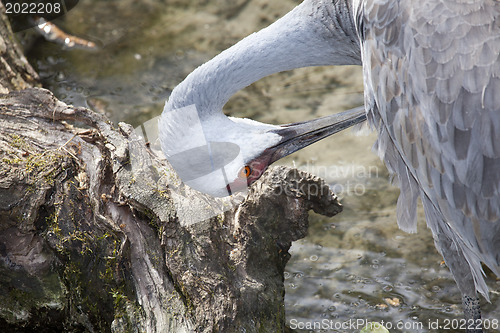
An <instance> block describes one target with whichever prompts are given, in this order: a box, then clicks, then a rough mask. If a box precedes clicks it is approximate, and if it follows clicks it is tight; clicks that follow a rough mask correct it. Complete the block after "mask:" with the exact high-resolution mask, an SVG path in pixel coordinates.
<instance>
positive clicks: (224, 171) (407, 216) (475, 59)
mask: <svg viewBox="0 0 500 333" xmlns="http://www.w3.org/2000/svg"><path fill="white" fill-rule="evenodd" d="M319 65H361V66H362V68H363V76H364V77H363V79H364V100H365V102H364V106H363V107H362V108H361V109H360V108H355V109H353V110H349V111H346V112H344V113H341V114H338V115H332V116H329V117H325V118H320V119H315V120H311V121H306V122H302V123H297V124H288V125H281V126H276V125H268V124H262V123H259V122H256V121H253V120H249V119H238V118H231V117H227V116H225V115H224V114H223V112H222V108H223V106H224V104H225V103H226V102H227V101H228V100H229V98H230V97H231V96H232V95H233V94H234V93H235V92H237V91H238V90H240V89H242V88H244V87H246V86H248V85H249V84H251V83H253V82H255V81H257V80H259V79H261V78H262V77H265V76H267V75H270V74H272V73H276V72H281V71H286V70H290V69H294V68H299V67H307V66H319ZM365 116H366V118H367V119H368V123H369V125H370V126H371V128H373V129H374V130H376V131H377V132H378V138H377V141H376V143H375V145H374V150H375V151H376V152H377V153H378V155H379V156H380V157H381V159H382V160H383V161H384V162H385V164H386V166H387V168H388V170H389V171H390V173H391V174H393V175H394V180H395V181H396V182H397V184H398V185H399V187H400V189H401V192H400V196H399V199H398V202H397V222H398V226H399V227H400V228H401V229H402V230H404V231H407V232H416V225H417V218H416V216H417V213H416V212H417V201H418V199H420V200H421V202H422V204H423V208H424V211H425V218H426V221H427V226H428V227H429V228H430V229H431V231H432V234H433V238H434V243H435V245H436V248H437V250H438V251H439V252H440V253H441V254H442V256H443V258H444V260H445V262H446V264H447V266H448V267H449V269H450V270H451V272H452V274H453V276H454V278H455V281H456V283H457V286H458V288H459V290H460V292H461V294H462V302H463V306H464V315H465V319H466V320H467V332H482V328H481V312H480V302H479V297H478V293H479V294H482V295H483V296H484V297H485V298H486V300H489V291H488V287H487V285H486V283H485V279H484V275H485V274H484V272H483V269H482V263H484V264H485V265H486V266H487V267H489V269H491V271H492V272H494V273H495V274H496V275H497V276H500V267H499V264H500V1H497V0H474V1H473V0H418V1H417V0H405V1H403V0H305V1H303V2H302V3H301V4H300V5H298V6H297V7H296V8H294V9H293V10H292V11H291V12H289V13H288V14H286V15H285V16H284V17H282V18H281V19H279V20H277V21H276V22H275V23H273V24H271V25H270V26H268V27H267V28H264V29H262V30H260V31H259V32H256V33H253V34H251V35H250V36H248V37H246V38H244V39H243V40H241V41H240V42H238V43H237V44H235V45H234V46H232V47H230V48H229V49H227V50H225V51H223V52H222V53H220V54H219V55H217V56H216V57H214V58H213V59H212V60H210V61H208V62H207V63H205V64H203V65H202V66H200V67H198V68H197V69H196V70H194V71H193V72H192V73H191V74H190V75H188V76H187V77H186V79H185V80H184V81H183V82H182V83H180V84H179V85H178V86H177V87H176V88H175V89H174V90H173V91H172V94H171V96H170V98H169V100H168V101H167V103H166V105H165V108H164V111H163V113H162V117H161V120H160V123H159V126H160V141H161V145H162V150H163V151H164V153H165V155H166V156H167V158H168V159H169V160H170V161H171V162H172V165H173V166H174V168H175V169H176V171H177V172H179V174H180V176H181V178H182V179H183V180H185V181H186V183H187V184H188V185H190V186H192V187H194V188H196V189H199V190H200V191H202V192H205V193H209V194H212V195H217V196H224V195H231V194H232V193H234V192H235V191H238V190H242V189H244V188H245V186H247V185H249V184H251V183H252V182H254V181H255V180H256V179H258V177H259V176H260V175H261V174H262V172H263V171H264V170H265V169H266V168H267V166H268V165H269V164H270V163H272V162H274V161H276V160H277V159H279V158H281V157H284V156H286V155H288V154H290V153H293V152H294V151H296V150H298V149H301V148H303V147H305V146H307V145H308V144H310V143H312V142H315V141H317V140H320V139H322V138H324V137H326V136H328V135H330V134H333V133H335V132H337V131H339V130H342V129H344V128H347V127H349V126H352V125H353V124H356V123H359V122H361V121H363V120H364V118H365Z"/></svg>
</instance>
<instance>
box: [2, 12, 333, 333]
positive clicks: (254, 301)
mask: <svg viewBox="0 0 500 333" xmlns="http://www.w3.org/2000/svg"><path fill="white" fill-rule="evenodd" d="M2 11H3V6H2V5H1V3H0V12H2ZM1 15H3V14H1ZM0 21H1V22H0V56H1V59H0V60H2V61H1V62H0V76H1V77H2V79H1V80H0V90H1V91H0V92H2V94H1V95H0V331H2V332H12V331H16V332H23V331H25V332H31V331H35V330H36V331H37V332H58V331H59V332H63V331H64V332H236V331H238V332H240V331H247V332H257V331H258V332H279V331H283V330H284V328H285V311H284V304H283V303H284V286H283V280H284V278H283V272H284V267H285V264H286V262H287V260H288V258H289V254H288V252H287V250H288V249H289V247H290V245H291V242H292V241H294V240H296V239H299V238H301V237H304V236H305V234H306V232H307V223H308V222H307V221H308V213H307V212H308V211H309V210H310V209H313V210H315V211H316V212H318V213H321V214H325V215H328V216H332V215H335V214H337V213H338V212H340V210H341V206H340V205H339V203H338V202H337V199H336V197H335V196H334V195H333V194H332V193H331V191H330V190H329V188H328V186H327V185H325V184H324V183H323V181H322V180H320V179H318V178H317V177H314V176H311V175H309V174H305V173H302V172H299V171H297V170H293V169H290V168H285V167H275V168H272V169H271V170H269V171H268V172H266V173H265V174H264V176H263V177H262V179H261V180H259V181H258V182H257V183H255V184H254V185H253V186H252V187H251V188H250V190H249V192H248V194H246V196H243V195H240V196H235V197H231V198H228V199H214V198H211V197H208V196H205V195H203V194H200V193H198V192H196V191H194V190H191V189H190V188H188V187H186V186H184V185H183V184H182V183H181V182H180V181H179V179H178V178H177V176H176V174H175V173H174V172H173V171H172V169H171V168H170V167H169V165H168V163H167V162H166V161H165V160H164V159H162V157H161V154H158V153H157V152H156V151H154V150H153V149H151V148H150V146H149V145H148V144H147V143H146V142H145V141H144V139H143V138H141V137H140V136H138V135H137V134H136V132H135V131H134V130H133V128H131V126H129V125H127V124H123V123H121V124H119V125H118V128H115V127H113V125H112V124H111V123H110V122H109V121H108V120H107V119H106V118H105V117H104V116H103V115H101V114H98V113H96V112H93V111H91V110H88V109H84V108H74V107H72V106H68V105H66V104H64V103H63V102H61V101H59V100H57V98H55V97H54V96H53V95H52V93H50V92H49V91H47V90H44V89H40V88H28V89H24V88H27V87H32V86H33V85H34V84H36V80H37V75H36V73H35V72H34V71H33V70H32V69H31V67H30V66H29V64H28V63H27V62H26V60H25V59H24V58H23V57H22V54H21V53H20V51H19V48H18V46H17V45H16V44H15V42H14V38H13V37H12V35H11V31H10V28H9V27H8V24H7V21H6V20H5V16H1V17H0ZM6 45H8V46H6ZM18 89H24V90H18Z"/></svg>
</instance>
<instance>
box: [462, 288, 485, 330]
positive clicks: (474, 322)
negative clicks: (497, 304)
mask: <svg viewBox="0 0 500 333" xmlns="http://www.w3.org/2000/svg"><path fill="white" fill-rule="evenodd" d="M462 304H463V306H464V316H465V322H466V324H467V327H466V328H467V330H466V332H467V333H482V332H483V330H482V327H483V325H482V323H481V305H480V304H479V297H477V296H475V297H471V296H467V295H463V296H462Z"/></svg>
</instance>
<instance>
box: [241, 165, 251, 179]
mask: <svg viewBox="0 0 500 333" xmlns="http://www.w3.org/2000/svg"><path fill="white" fill-rule="evenodd" d="M251 174H252V168H250V167H249V166H248V165H247V166H245V167H243V168H242V169H241V170H240V172H239V174H238V176H240V178H248V177H250V175H251Z"/></svg>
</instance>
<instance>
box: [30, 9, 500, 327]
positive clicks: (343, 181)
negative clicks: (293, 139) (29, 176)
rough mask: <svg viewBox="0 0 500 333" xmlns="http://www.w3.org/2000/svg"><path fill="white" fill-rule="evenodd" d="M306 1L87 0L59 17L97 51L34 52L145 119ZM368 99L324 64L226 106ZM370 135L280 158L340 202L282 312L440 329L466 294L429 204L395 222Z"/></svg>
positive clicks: (357, 78)
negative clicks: (179, 87)
mask: <svg viewBox="0 0 500 333" xmlns="http://www.w3.org/2000/svg"><path fill="white" fill-rule="evenodd" d="M299 2H300V1H292V0H274V1H272V2H270V1H260V0H252V1H243V0H241V1H229V0H207V1H180V0H177V1H152V0H150V1H142V2H134V1H123V0H122V1H118V0H115V1H95V0H94V1H84V2H80V4H79V5H78V6H77V7H76V8H75V9H74V10H72V11H71V12H70V13H69V14H68V15H67V16H65V17H63V18H61V19H59V20H58V21H57V24H59V25H60V27H62V28H63V29H65V30H66V31H68V32H71V33H73V34H77V35H79V36H82V37H85V38H88V39H90V40H92V41H95V42H97V43H98V44H99V45H100V49H99V50H97V51H93V52H89V51H85V50H64V49H61V46H60V45H56V44H52V43H48V42H45V41H44V40H37V41H36V42H35V43H34V45H33V46H32V47H31V49H30V50H31V51H30V52H29V60H30V61H31V63H33V64H34V65H35V67H36V69H37V70H38V72H39V73H40V74H41V76H42V78H43V82H44V85H45V86H46V87H47V88H49V89H51V90H52V91H54V92H55V93H56V95H57V96H58V97H59V98H61V99H63V100H64V101H66V102H67V103H70V104H74V105H79V106H86V107H90V108H92V109H95V110H100V111H102V112H105V113H106V114H107V115H108V116H109V117H110V118H111V119H112V121H114V122H118V121H125V122H128V123H131V124H132V125H134V126H138V125H140V124H141V123H143V122H145V121H147V120H149V119H151V118H153V117H155V116H157V115H159V114H160V113H161V110H162V108H163V104H164V101H165V100H166V99H167V98H168V96H169V94H170V92H171V90H172V89H173V88H174V87H175V85H176V84H177V83H179V82H180V81H181V80H182V79H183V78H184V77H185V76H186V75H187V74H188V73H189V72H190V71H192V70H193V69H194V68H196V67H197V66H198V65H200V64H202V63H203V62H205V61H207V60H209V59H210V58H211V57H213V56H214V55H216V54H217V53H218V52H220V51H222V50H223V49H225V48H227V47H229V46H230V45H232V44H234V43H235V42H237V41H238V40H239V39H241V38H242V37H244V36H246V35H247V34H249V33H251V32H253V31H256V30H259V29H260V28H262V27H265V26H266V25H268V24H270V23H271V22H273V21H274V20H275V19H276V18H278V17H280V16H282V15H283V14H285V13H286V12H287V11H289V10H290V9H291V8H293V7H294V6H295V5H297V4H298V3H299ZM362 102H363V97H362V76H361V70H360V68H358V67H338V68H334V67H318V68H306V69H298V70H295V71H291V72H286V73H280V74H275V75H272V76H270V77H268V78H265V79H263V80H260V81H258V82H256V83H255V84H253V85H251V86H250V87H248V88H246V89H245V90H243V91H241V92H239V93H238V94H237V95H235V96H234V97H233V98H232V99H231V100H230V102H229V103H228V105H227V106H226V108H225V112H226V114H228V115H231V116H237V117H248V118H252V119H255V120H258V121H262V122H268V123H273V124H279V123H290V122H295V121H301V120H306V119H313V118H316V117H320V116H323V115H328V114H331V113H333V112H338V111H341V110H345V109H347V108H351V107H355V106H358V105H360V104H362ZM374 140H375V135H374V134H373V133H371V134H368V135H361V136H360V135H355V134H353V133H352V131H345V132H343V133H339V134H337V135H335V136H333V137H331V138H328V139H326V140H323V141H322V142H319V143H317V144H314V145H313V146H311V147H309V148H307V149H304V150H302V151H300V152H298V153H295V154H293V155H292V156H289V157H288V158H286V159H285V160H283V161H280V163H281V164H285V165H294V166H296V167H298V168H300V169H303V170H306V171H309V172H311V173H314V174H316V175H318V176H321V177H323V178H324V179H325V180H326V181H327V182H328V183H329V184H330V185H331V187H332V189H333V190H334V191H335V192H336V193H337V195H338V196H339V197H340V198H341V201H342V204H343V205H344V212H343V213H341V214H339V215H338V216H335V217H334V218H325V217H322V216H318V215H316V214H311V218H310V228H309V235H308V236H307V237H306V238H305V239H303V240H300V241H298V242H296V243H295V244H294V245H293V246H292V249H291V253H292V258H291V260H290V262H289V264H288V265H287V272H286V277H285V285H286V299H285V301H286V311H287V320H288V322H289V323H290V326H292V328H297V331H299V332H309V331H314V332H317V331H324V332H346V331H347V332H353V331H357V330H359V329H360V328H361V326H359V325H361V324H362V323H364V322H366V321H379V322H382V321H383V322H386V323H388V324H387V325H388V327H391V326H392V328H393V329H391V332H436V331H439V330H436V329H433V328H432V327H433V326H432V325H434V324H435V323H439V324H440V325H445V324H446V323H448V324H451V323H453V322H454V321H455V322H456V321H458V320H460V319H461V318H462V317H461V316H462V309H461V300H460V294H459V292H458V290H457V288H456V285H455V283H454V281H453V278H452V276H451V274H450V272H449V271H448V269H447V268H446V266H445V265H444V264H443V263H442V258H441V256H440V255H439V254H438V253H437V252H436V250H435V248H434V244H433V240H432V236H431V234H430V232H429V230H428V229H427V228H426V226H425V221H424V218H423V213H422V212H420V215H419V229H418V233H417V234H411V235H410V234H406V233H404V232H402V231H400V230H399V229H398V228H397V225H396V217H395V205H396V200H397V197H398V194H399V190H398V189H397V188H395V187H392V186H390V185H389V177H388V173H387V170H386V169H385V167H384V166H383V164H382V163H381V162H380V160H379V159H378V157H377V156H375V154H373V153H372V152H371V146H372V145H373V142H374ZM488 284H489V286H490V289H491V291H492V292H491V299H492V301H493V304H488V303H486V302H483V310H484V314H485V318H489V319H494V318H500V308H499V306H498V305H495V303H496V302H497V300H498V293H499V291H500V283H499V281H498V280H497V279H496V278H495V277H494V276H493V275H491V274H489V279H488ZM353 322H354V323H355V324H353ZM356 324H359V325H356ZM398 327H400V328H401V329H398ZM356 329H357V330H356ZM441 331H443V332H444V331H445V330H443V329H442V330H441ZM446 331H448V332H449V331H453V330H446Z"/></svg>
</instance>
